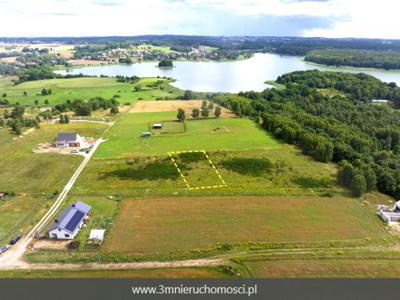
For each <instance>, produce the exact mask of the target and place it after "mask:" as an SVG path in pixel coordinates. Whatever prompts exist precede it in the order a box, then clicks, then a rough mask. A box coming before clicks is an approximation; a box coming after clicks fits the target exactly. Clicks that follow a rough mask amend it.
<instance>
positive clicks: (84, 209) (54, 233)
mask: <svg viewBox="0 0 400 300" xmlns="http://www.w3.org/2000/svg"><path fill="white" fill-rule="evenodd" d="M90 210H91V206H90V205H87V204H86V203H83V202H81V201H76V202H75V203H72V204H71V205H69V206H68V207H67V208H65V209H64V211H63V212H62V213H61V215H60V216H59V217H58V218H57V219H56V220H54V223H53V224H52V226H51V227H50V229H49V237H50V238H52V239H59V240H72V239H74V238H75V236H76V235H77V234H78V232H79V230H80V229H81V227H82V225H83V222H84V220H85V218H86V217H87V216H88V214H89V212H90Z"/></svg>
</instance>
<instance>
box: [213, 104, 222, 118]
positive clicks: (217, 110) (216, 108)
mask: <svg viewBox="0 0 400 300" xmlns="http://www.w3.org/2000/svg"><path fill="white" fill-rule="evenodd" d="M214 115H215V116H216V117H217V118H219V117H220V116H221V106H217V107H215V111H214Z"/></svg>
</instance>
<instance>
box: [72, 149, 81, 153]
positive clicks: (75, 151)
mask: <svg viewBox="0 0 400 300" xmlns="http://www.w3.org/2000/svg"><path fill="white" fill-rule="evenodd" d="M71 153H79V150H76V149H74V150H71Z"/></svg>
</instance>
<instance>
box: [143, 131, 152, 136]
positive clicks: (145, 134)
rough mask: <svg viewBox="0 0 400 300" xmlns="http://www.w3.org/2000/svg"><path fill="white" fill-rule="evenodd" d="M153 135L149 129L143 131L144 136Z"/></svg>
mask: <svg viewBox="0 0 400 300" xmlns="http://www.w3.org/2000/svg"><path fill="white" fill-rule="evenodd" d="M152 135H153V134H152V133H151V132H148V131H145V132H142V137H149V136H152Z"/></svg>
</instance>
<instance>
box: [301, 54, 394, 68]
mask: <svg viewBox="0 0 400 300" xmlns="http://www.w3.org/2000/svg"><path fill="white" fill-rule="evenodd" d="M304 59H305V60H306V61H311V62H314V63H318V64H324V65H329V66H337V67H339V66H352V67H357V68H359V67H363V68H378V69H386V70H390V69H400V53H399V52H391V51H371V50H354V49H323V50H313V51H310V52H308V53H307V54H306V56H305V57H304Z"/></svg>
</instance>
